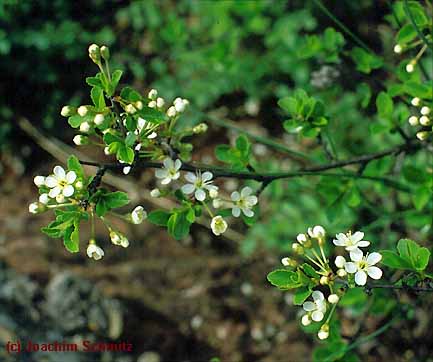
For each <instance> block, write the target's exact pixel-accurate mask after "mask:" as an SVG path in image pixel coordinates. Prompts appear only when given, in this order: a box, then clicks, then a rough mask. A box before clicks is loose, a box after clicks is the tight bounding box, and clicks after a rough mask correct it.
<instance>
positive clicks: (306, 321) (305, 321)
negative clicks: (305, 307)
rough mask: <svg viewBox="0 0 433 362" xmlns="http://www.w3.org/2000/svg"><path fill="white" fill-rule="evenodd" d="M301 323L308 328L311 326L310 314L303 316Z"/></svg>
mask: <svg viewBox="0 0 433 362" xmlns="http://www.w3.org/2000/svg"><path fill="white" fill-rule="evenodd" d="M301 323H302V325H303V326H308V325H310V324H311V319H310V316H309V315H308V314H305V315H303V316H302V318H301Z"/></svg>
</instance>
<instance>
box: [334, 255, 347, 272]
mask: <svg viewBox="0 0 433 362" xmlns="http://www.w3.org/2000/svg"><path fill="white" fill-rule="evenodd" d="M344 264H346V259H345V258H344V256H341V255H338V256H337V257H336V258H335V266H336V267H337V268H340V269H341V268H344Z"/></svg>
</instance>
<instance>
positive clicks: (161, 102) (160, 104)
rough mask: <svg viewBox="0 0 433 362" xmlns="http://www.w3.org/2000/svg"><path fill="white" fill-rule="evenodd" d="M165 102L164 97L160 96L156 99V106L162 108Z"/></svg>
mask: <svg viewBox="0 0 433 362" xmlns="http://www.w3.org/2000/svg"><path fill="white" fill-rule="evenodd" d="M164 104H165V101H164V98H161V97H158V98H157V99H156V106H157V107H158V108H162V107H164Z"/></svg>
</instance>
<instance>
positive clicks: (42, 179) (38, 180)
mask: <svg viewBox="0 0 433 362" xmlns="http://www.w3.org/2000/svg"><path fill="white" fill-rule="evenodd" d="M33 182H34V183H35V185H36V186H38V187H40V186H43V185H45V177H44V176H35V178H34V179H33Z"/></svg>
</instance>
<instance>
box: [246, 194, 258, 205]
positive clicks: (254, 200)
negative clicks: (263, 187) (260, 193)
mask: <svg viewBox="0 0 433 362" xmlns="http://www.w3.org/2000/svg"><path fill="white" fill-rule="evenodd" d="M246 201H247V204H249V205H251V206H254V205H255V204H257V201H259V200H258V199H257V196H254V195H252V196H247V198H246Z"/></svg>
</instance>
